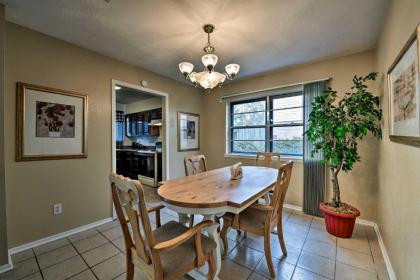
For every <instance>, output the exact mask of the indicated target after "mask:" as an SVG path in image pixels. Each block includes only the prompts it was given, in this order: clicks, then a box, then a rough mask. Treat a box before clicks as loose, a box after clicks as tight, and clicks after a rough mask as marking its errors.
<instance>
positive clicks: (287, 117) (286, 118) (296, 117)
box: [273, 108, 303, 124]
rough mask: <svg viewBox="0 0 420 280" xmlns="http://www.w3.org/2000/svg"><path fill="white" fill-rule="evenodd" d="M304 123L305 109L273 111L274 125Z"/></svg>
mask: <svg viewBox="0 0 420 280" xmlns="http://www.w3.org/2000/svg"><path fill="white" fill-rule="evenodd" d="M287 123H303V108H294V109H283V110H277V111H273V124H287Z"/></svg>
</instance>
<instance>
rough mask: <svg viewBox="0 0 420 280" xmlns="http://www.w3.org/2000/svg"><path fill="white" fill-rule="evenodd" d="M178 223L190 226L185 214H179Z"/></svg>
mask: <svg viewBox="0 0 420 280" xmlns="http://www.w3.org/2000/svg"><path fill="white" fill-rule="evenodd" d="M178 221H179V222H180V223H181V224H183V225H186V224H188V221H189V219H188V215H187V214H183V213H178Z"/></svg>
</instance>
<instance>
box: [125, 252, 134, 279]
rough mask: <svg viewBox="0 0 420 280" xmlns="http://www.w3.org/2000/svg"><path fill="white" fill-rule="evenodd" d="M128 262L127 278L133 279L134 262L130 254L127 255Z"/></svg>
mask: <svg viewBox="0 0 420 280" xmlns="http://www.w3.org/2000/svg"><path fill="white" fill-rule="evenodd" d="M126 262H127V274H126V279H127V280H133V279H134V264H133V263H132V262H131V256H129V254H127V256H126Z"/></svg>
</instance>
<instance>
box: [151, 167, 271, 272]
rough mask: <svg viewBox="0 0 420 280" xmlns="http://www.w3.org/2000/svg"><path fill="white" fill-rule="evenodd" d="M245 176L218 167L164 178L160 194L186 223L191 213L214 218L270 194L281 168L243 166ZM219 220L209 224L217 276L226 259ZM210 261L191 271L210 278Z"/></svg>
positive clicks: (165, 203)
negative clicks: (235, 177) (214, 245)
mask: <svg viewBox="0 0 420 280" xmlns="http://www.w3.org/2000/svg"><path fill="white" fill-rule="evenodd" d="M242 173H243V176H242V178H239V179H235V180H233V179H231V170H230V167H223V168H218V169H214V170H210V171H206V172H201V173H197V174H194V175H191V176H185V177H178V178H175V179H170V180H166V181H162V182H160V187H159V189H158V191H157V192H158V195H159V197H160V199H161V200H162V201H163V204H164V205H165V206H166V207H167V208H168V209H170V210H172V211H175V212H177V213H178V217H179V222H180V223H186V222H187V221H188V215H203V216H204V218H203V220H211V221H214V219H215V216H217V217H221V216H223V214H224V213H227V212H229V213H233V214H239V213H240V212H241V211H243V210H244V209H246V208H247V207H248V206H249V205H251V204H253V203H255V202H257V201H258V200H259V199H260V198H261V197H264V196H265V197H267V196H268V193H269V191H270V190H271V189H272V188H273V187H274V185H275V183H276V181H277V176H278V169H274V168H269V167H261V166H243V167H242ZM218 227H219V225H218V224H213V225H211V226H209V227H207V228H205V232H204V233H205V234H206V235H207V236H208V237H210V238H212V239H213V240H214V241H215V242H216V249H215V252H214V256H215V259H216V276H215V278H214V279H219V278H218V275H219V273H220V269H221V265H222V259H221V250H220V237H219V234H218V232H217V228H218ZM207 273H208V267H207V265H206V266H204V267H202V268H200V269H195V270H193V271H191V272H189V273H188V274H189V275H190V276H191V277H192V278H194V279H207Z"/></svg>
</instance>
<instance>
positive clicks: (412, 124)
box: [388, 25, 420, 145]
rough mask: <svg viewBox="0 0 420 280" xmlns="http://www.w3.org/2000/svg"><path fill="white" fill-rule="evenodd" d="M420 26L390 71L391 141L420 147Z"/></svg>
mask: <svg viewBox="0 0 420 280" xmlns="http://www.w3.org/2000/svg"><path fill="white" fill-rule="evenodd" d="M419 35H420V25H418V26H417V28H416V31H415V32H414V33H413V35H412V36H411V37H410V39H409V40H408V42H407V43H406V44H405V46H404V48H403V49H402V50H401V52H400V54H399V55H398V56H397V58H396V59H395V61H394V62H393V63H392V65H391V67H390V68H389V70H388V92H389V137H390V139H391V140H392V141H396V142H402V143H407V144H411V145H420V84H419V72H420V71H419V55H420V44H419V37H420V36H419Z"/></svg>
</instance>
